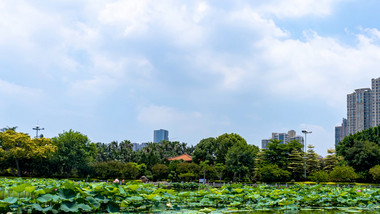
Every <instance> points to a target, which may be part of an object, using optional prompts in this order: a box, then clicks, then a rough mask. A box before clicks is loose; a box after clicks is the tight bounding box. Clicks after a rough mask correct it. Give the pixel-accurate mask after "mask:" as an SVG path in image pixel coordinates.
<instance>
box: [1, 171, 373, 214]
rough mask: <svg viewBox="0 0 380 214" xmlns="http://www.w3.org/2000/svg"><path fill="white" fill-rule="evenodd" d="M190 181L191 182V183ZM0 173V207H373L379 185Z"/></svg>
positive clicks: (100, 209)
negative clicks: (184, 183) (186, 186)
mask: <svg viewBox="0 0 380 214" xmlns="http://www.w3.org/2000/svg"><path fill="white" fill-rule="evenodd" d="M193 186H194V185H193ZM173 187H175V186H171V187H166V186H164V185H158V186H155V185H153V184H142V183H126V184H123V183H109V184H107V183H105V182H100V183H87V182H73V181H69V180H54V179H6V178H2V179H0V213H6V212H12V213H61V212H68V213H86V212H87V213H104V212H117V213H334V214H335V213H347V212H362V213H373V212H374V211H380V189H376V188H367V187H360V186H355V187H350V188H349V187H335V186H322V185H312V186H311V185H302V184H298V185H294V186H290V187H276V186H268V185H258V186H243V185H240V184H232V185H225V186H223V187H221V188H212V187H210V186H197V187H198V188H196V189H194V188H193V189H191V190H183V189H180V188H173Z"/></svg>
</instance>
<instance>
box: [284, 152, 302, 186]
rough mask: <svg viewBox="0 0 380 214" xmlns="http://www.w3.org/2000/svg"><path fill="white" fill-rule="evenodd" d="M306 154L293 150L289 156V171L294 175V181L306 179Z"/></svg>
mask: <svg viewBox="0 0 380 214" xmlns="http://www.w3.org/2000/svg"><path fill="white" fill-rule="evenodd" d="M303 156H304V153H303V152H300V151H299V150H297V149H293V150H292V152H291V153H290V154H289V159H290V163H289V165H288V169H289V171H290V172H291V173H292V177H293V179H298V180H299V179H302V178H303V177H304V170H305V160H304V157H303Z"/></svg>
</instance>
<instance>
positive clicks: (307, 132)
mask: <svg viewBox="0 0 380 214" xmlns="http://www.w3.org/2000/svg"><path fill="white" fill-rule="evenodd" d="M302 133H304V134H305V143H304V152H305V157H304V159H305V165H304V176H305V181H306V158H307V156H306V135H307V134H311V133H312V132H311V131H310V132H309V131H307V130H305V129H304V130H302Z"/></svg>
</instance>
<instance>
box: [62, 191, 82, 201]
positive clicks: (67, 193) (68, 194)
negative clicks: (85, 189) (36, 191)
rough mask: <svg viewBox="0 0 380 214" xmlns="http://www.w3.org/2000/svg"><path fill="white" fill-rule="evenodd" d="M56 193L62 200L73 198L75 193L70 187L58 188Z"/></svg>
mask: <svg viewBox="0 0 380 214" xmlns="http://www.w3.org/2000/svg"><path fill="white" fill-rule="evenodd" d="M58 195H59V196H60V197H61V198H62V199H63V200H70V201H71V200H72V199H73V198H75V196H76V195H77V194H76V193H75V192H74V190H72V189H60V190H58Z"/></svg>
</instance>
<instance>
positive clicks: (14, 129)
mask: <svg viewBox="0 0 380 214" xmlns="http://www.w3.org/2000/svg"><path fill="white" fill-rule="evenodd" d="M16 129H17V126H13V127H9V126H7V127H5V128H2V129H0V132H6V131H7V130H12V131H16Z"/></svg>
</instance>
